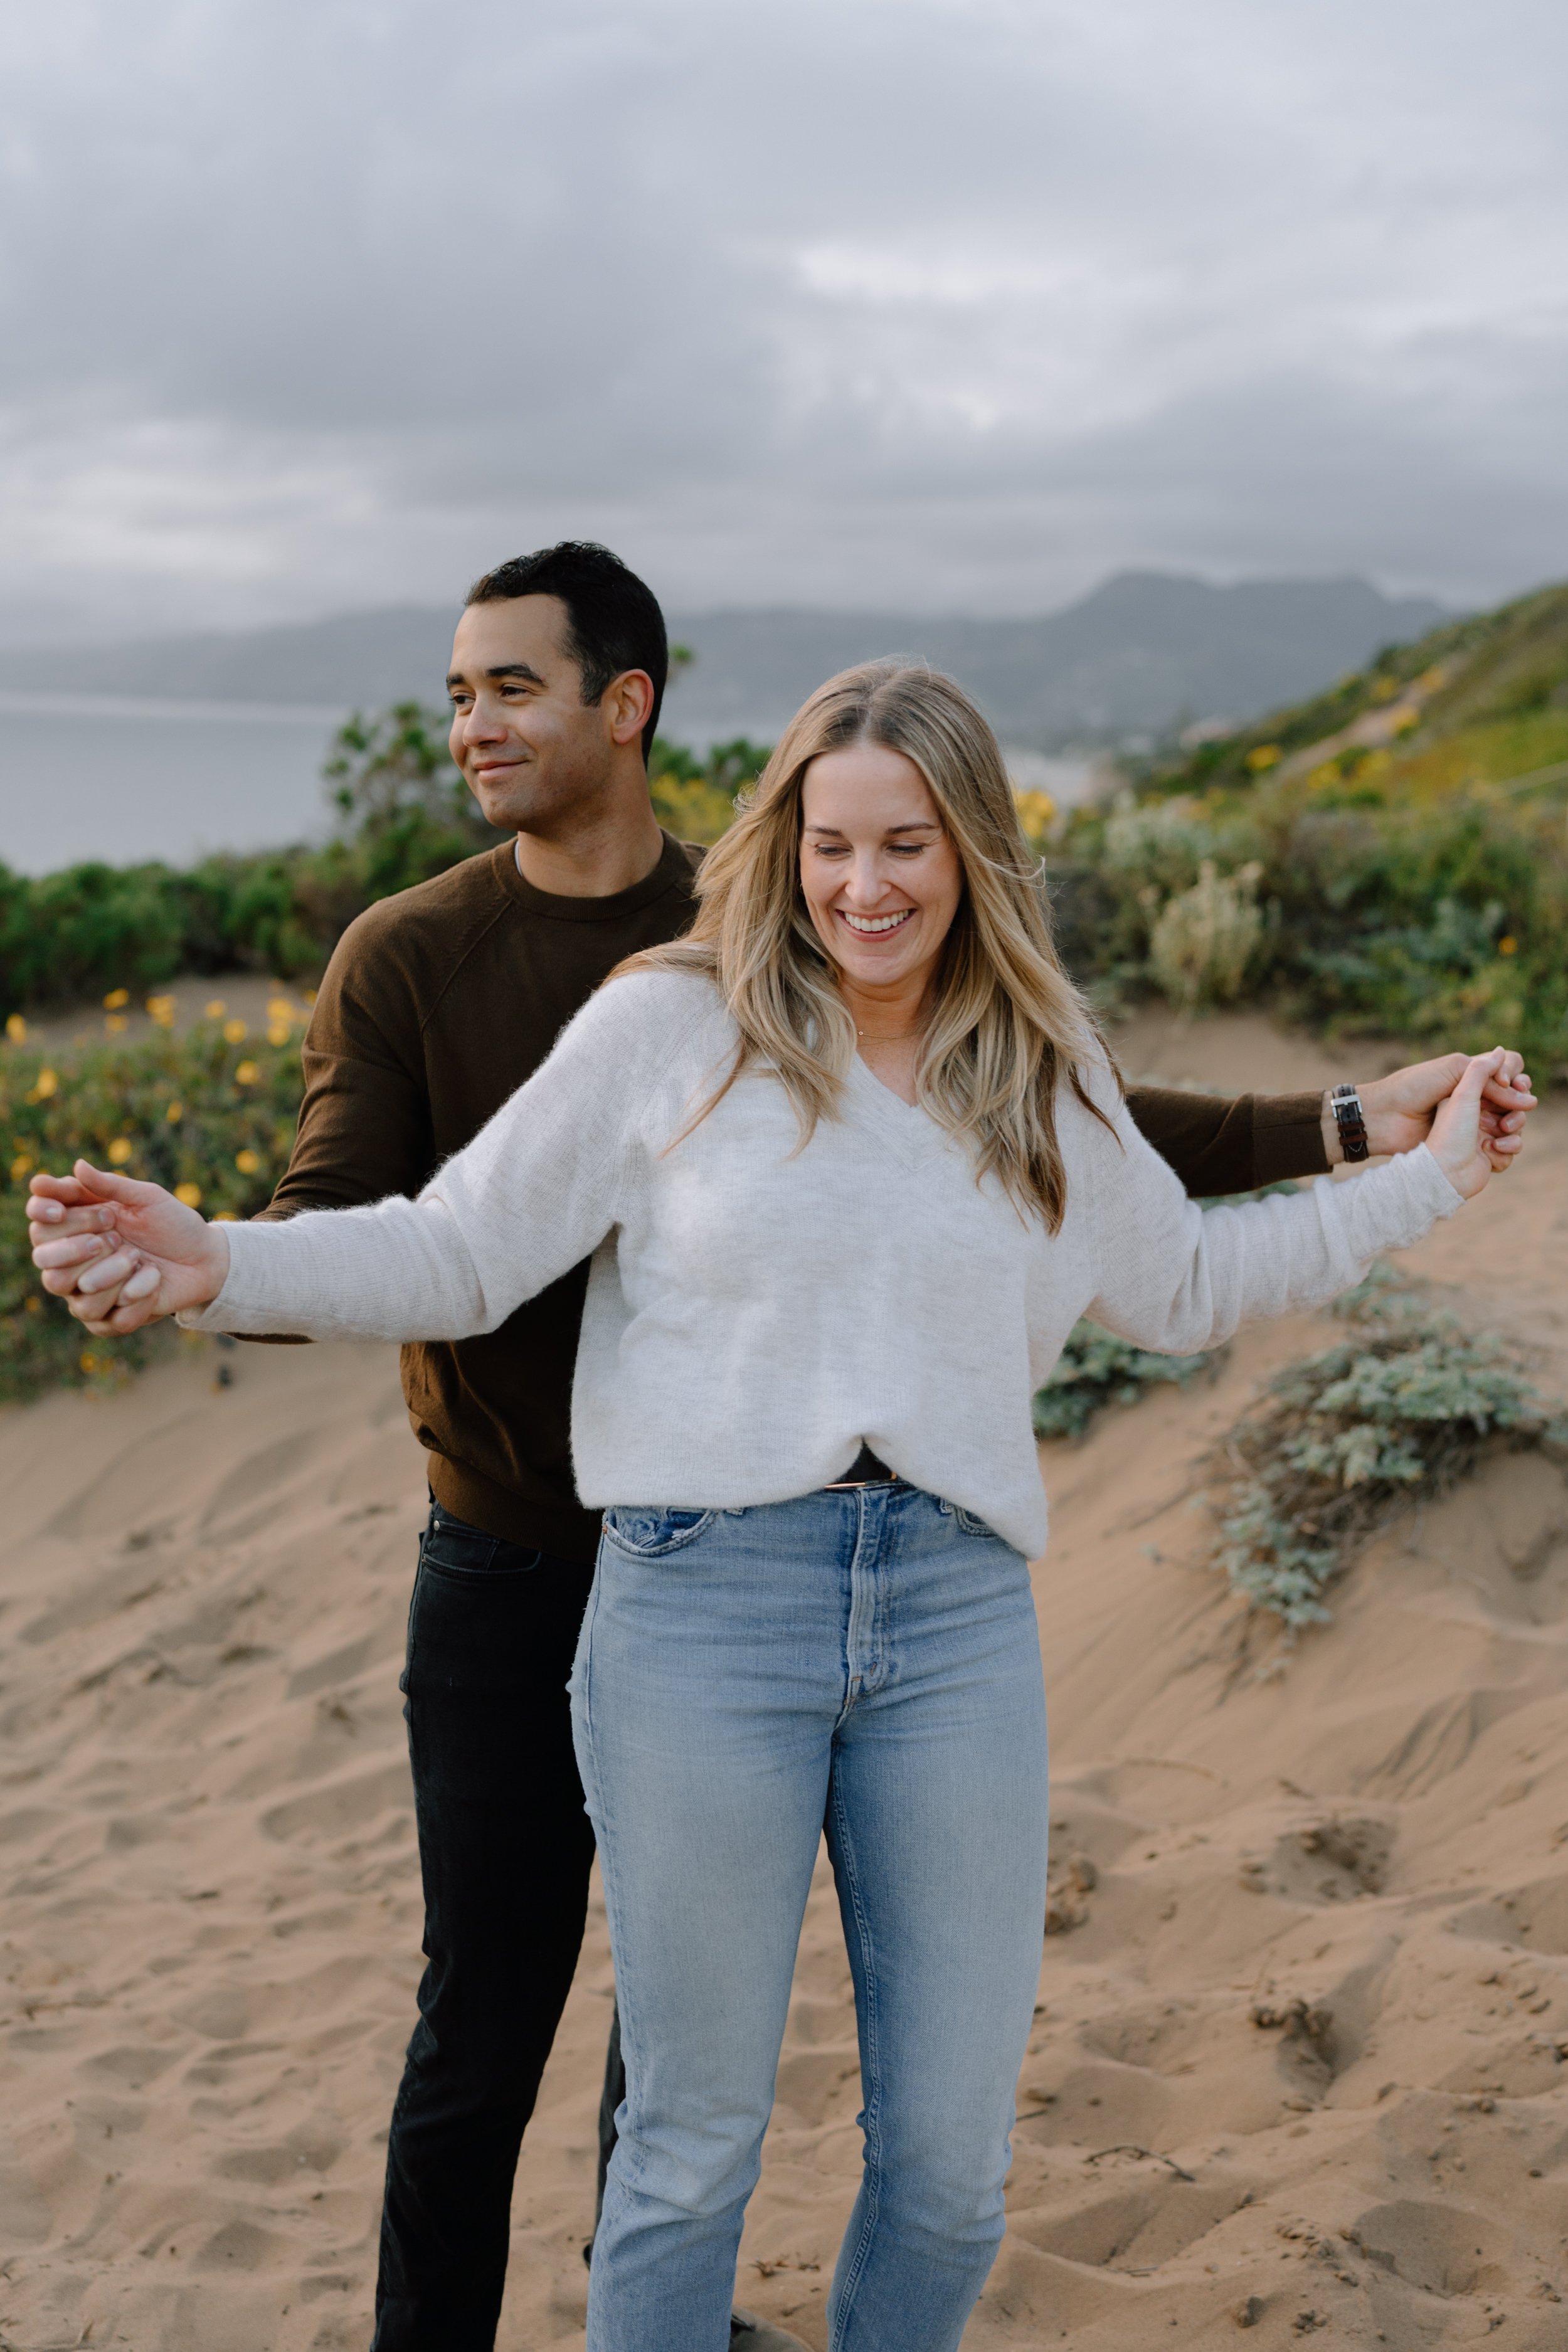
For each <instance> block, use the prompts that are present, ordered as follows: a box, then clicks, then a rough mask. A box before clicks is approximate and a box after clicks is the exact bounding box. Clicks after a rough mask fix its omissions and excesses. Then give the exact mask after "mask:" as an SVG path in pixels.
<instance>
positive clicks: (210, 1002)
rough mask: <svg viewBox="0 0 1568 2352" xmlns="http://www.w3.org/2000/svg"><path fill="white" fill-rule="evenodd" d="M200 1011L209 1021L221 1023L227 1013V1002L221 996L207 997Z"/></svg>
mask: <svg viewBox="0 0 1568 2352" xmlns="http://www.w3.org/2000/svg"><path fill="white" fill-rule="evenodd" d="M202 1011H203V1013H205V1015H206V1017H207V1019H208V1020H209V1021H221V1020H222V1019H223V1016H224V1014H225V1013H226V1012H227V1011H228V1003H227V1000H226V998H225V997H222V996H209V997H208V999H207V1001H206V1003H205V1004H204V1005H203V1007H202Z"/></svg>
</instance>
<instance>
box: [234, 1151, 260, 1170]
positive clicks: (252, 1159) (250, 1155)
mask: <svg viewBox="0 0 1568 2352" xmlns="http://www.w3.org/2000/svg"><path fill="white" fill-rule="evenodd" d="M234 1164H235V1166H236V1167H237V1169H238V1171H239V1172H240V1174H241V1175H242V1176H254V1175H255V1173H256V1171H257V1170H258V1168H259V1167H260V1165H261V1159H260V1155H259V1153H258V1152H255V1151H237V1152H236V1153H235V1155H234Z"/></svg>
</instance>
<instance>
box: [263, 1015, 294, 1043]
mask: <svg viewBox="0 0 1568 2352" xmlns="http://www.w3.org/2000/svg"><path fill="white" fill-rule="evenodd" d="M293 1034H294V1032H293V1030H292V1029H291V1028H290V1027H289V1024H288V1022H287V1021H274V1022H273V1023H272V1024H271V1026H270V1027H269V1028H268V1032H267V1042H268V1045H287V1044H288V1043H289V1038H290V1037H291V1036H292V1035H293Z"/></svg>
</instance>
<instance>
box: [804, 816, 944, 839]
mask: <svg viewBox="0 0 1568 2352" xmlns="http://www.w3.org/2000/svg"><path fill="white" fill-rule="evenodd" d="M805 829H806V831H807V833H830V834H831V835H833V837H834V839H835V840H836V841H843V840H844V839H845V838H846V835H845V834H844V833H843V831H842V829H841V828H840V827H839V826H838V825H836V824H808V825H807V826H806V828H805ZM941 831H942V827H941V825H940V824H937V822H936V820H935V818H934V817H929V816H912V817H910V821H909V823H908V824H890V825H889V826H888V827H887V829H886V832H884V834H883V836H882V837H883V839H884V840H886V839H887V837H888V835H889V834H893V833H940V832H941Z"/></svg>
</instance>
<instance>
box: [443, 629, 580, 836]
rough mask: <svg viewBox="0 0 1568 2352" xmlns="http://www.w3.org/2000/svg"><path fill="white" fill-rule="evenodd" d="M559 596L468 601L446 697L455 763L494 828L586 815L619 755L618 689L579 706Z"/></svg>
mask: <svg viewBox="0 0 1568 2352" xmlns="http://www.w3.org/2000/svg"><path fill="white" fill-rule="evenodd" d="M565 638H566V607H565V606H564V604H562V602H561V600H560V598H559V597H558V596H509V597H505V598H503V599H502V600H501V601H500V603H498V604H469V605H468V607H467V608H466V609H465V611H464V614H463V616H462V619H461V620H460V621H459V622H458V631H457V635H456V636H455V638H454V639H453V643H452V667H451V669H450V671H449V672H448V674H447V692H448V693H449V694H450V696H451V698H452V732H451V735H450V737H449V738H448V740H449V743H450V747H451V752H452V759H453V762H454V764H455V765H456V766H457V767H458V768H459V769H460V770H461V771H462V773H463V775H464V777H465V779H466V780H467V782H468V788H469V790H470V791H471V792H472V793H473V794H474V797H475V799H476V800H477V801H478V802H479V806H480V807H481V808H482V809H483V811H484V813H485V815H486V817H487V818H488V820H489V823H490V824H493V825H497V826H500V827H502V828H504V829H505V830H507V831H510V832H517V833H540V834H546V835H548V834H552V833H553V832H554V831H555V830H556V829H557V827H558V826H559V825H560V824H561V823H562V821H563V820H568V821H570V820H573V819H581V818H582V817H584V816H585V815H588V814H591V813H592V811H593V809H594V805H595V803H596V802H597V801H598V800H599V799H600V798H601V796H602V795H603V794H604V793H605V790H606V787H607V786H608V783H609V781H610V776H611V772H612V763H613V761H614V760H615V757H616V731H617V730H616V712H615V708H614V706H615V702H616V695H615V689H614V688H611V690H610V691H609V692H608V693H607V694H606V695H605V698H604V699H603V701H601V702H597V703H584V700H583V687H582V678H581V676H580V674H579V671H578V667H577V664H576V663H575V661H574V659H573V658H572V656H571V655H570V654H569V653H568V652H567V651H566V648H565Z"/></svg>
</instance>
